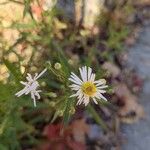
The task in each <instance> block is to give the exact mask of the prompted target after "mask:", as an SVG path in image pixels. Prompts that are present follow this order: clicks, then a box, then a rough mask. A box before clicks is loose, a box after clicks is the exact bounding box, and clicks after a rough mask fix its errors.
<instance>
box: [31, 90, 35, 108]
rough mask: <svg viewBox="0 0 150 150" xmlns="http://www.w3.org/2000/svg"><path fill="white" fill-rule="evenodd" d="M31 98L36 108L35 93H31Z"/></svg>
mask: <svg viewBox="0 0 150 150" xmlns="http://www.w3.org/2000/svg"><path fill="white" fill-rule="evenodd" d="M31 98H32V99H33V104H34V107H36V99H35V95H34V93H32V92H31Z"/></svg>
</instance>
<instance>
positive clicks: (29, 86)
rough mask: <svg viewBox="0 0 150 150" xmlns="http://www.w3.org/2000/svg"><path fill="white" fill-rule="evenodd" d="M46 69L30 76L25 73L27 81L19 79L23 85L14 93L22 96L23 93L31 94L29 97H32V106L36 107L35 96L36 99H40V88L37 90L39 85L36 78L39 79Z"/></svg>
mask: <svg viewBox="0 0 150 150" xmlns="http://www.w3.org/2000/svg"><path fill="white" fill-rule="evenodd" d="M46 70H47V69H44V70H43V71H42V72H41V73H40V74H39V75H38V74H37V73H36V74H35V76H34V77H33V78H32V76H31V74H29V73H28V74H27V77H26V79H27V82H23V81H21V82H20V83H21V84H23V85H24V86H25V87H24V88H23V89H22V90H21V91H19V92H18V93H16V94H15V95H16V96H17V97H20V96H22V95H23V94H25V95H27V94H29V93H30V94H31V98H32V99H33V103H34V106H35V107H36V97H37V99H40V94H39V93H40V92H41V90H37V88H38V87H39V86H40V85H39V83H38V81H37V79H39V78H40V77H41V76H42V75H43V74H44V73H45V72H46Z"/></svg>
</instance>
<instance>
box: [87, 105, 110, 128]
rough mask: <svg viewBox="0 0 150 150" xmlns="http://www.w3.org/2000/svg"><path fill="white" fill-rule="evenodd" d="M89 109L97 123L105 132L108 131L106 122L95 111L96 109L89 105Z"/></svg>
mask: <svg viewBox="0 0 150 150" xmlns="http://www.w3.org/2000/svg"><path fill="white" fill-rule="evenodd" d="M87 109H88V111H89V113H90V114H91V115H92V116H93V118H94V119H95V121H96V123H97V124H99V125H100V126H101V127H102V128H103V129H104V130H105V131H107V130H108V128H107V126H106V124H105V122H104V121H103V120H102V118H101V117H100V116H99V114H98V113H97V112H96V111H95V109H94V108H93V107H92V105H90V104H89V105H88V106H87Z"/></svg>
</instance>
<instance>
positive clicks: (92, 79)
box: [90, 73, 95, 82]
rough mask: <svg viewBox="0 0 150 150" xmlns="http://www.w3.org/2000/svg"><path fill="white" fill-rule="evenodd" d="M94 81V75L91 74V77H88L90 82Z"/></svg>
mask: <svg viewBox="0 0 150 150" xmlns="http://www.w3.org/2000/svg"><path fill="white" fill-rule="evenodd" d="M94 80H95V74H94V73H92V74H91V77H90V81H91V82H94Z"/></svg>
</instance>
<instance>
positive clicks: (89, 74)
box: [88, 67, 92, 80]
mask: <svg viewBox="0 0 150 150" xmlns="http://www.w3.org/2000/svg"><path fill="white" fill-rule="evenodd" d="M91 74H92V69H91V68H90V67H88V80H90V78H91Z"/></svg>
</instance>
